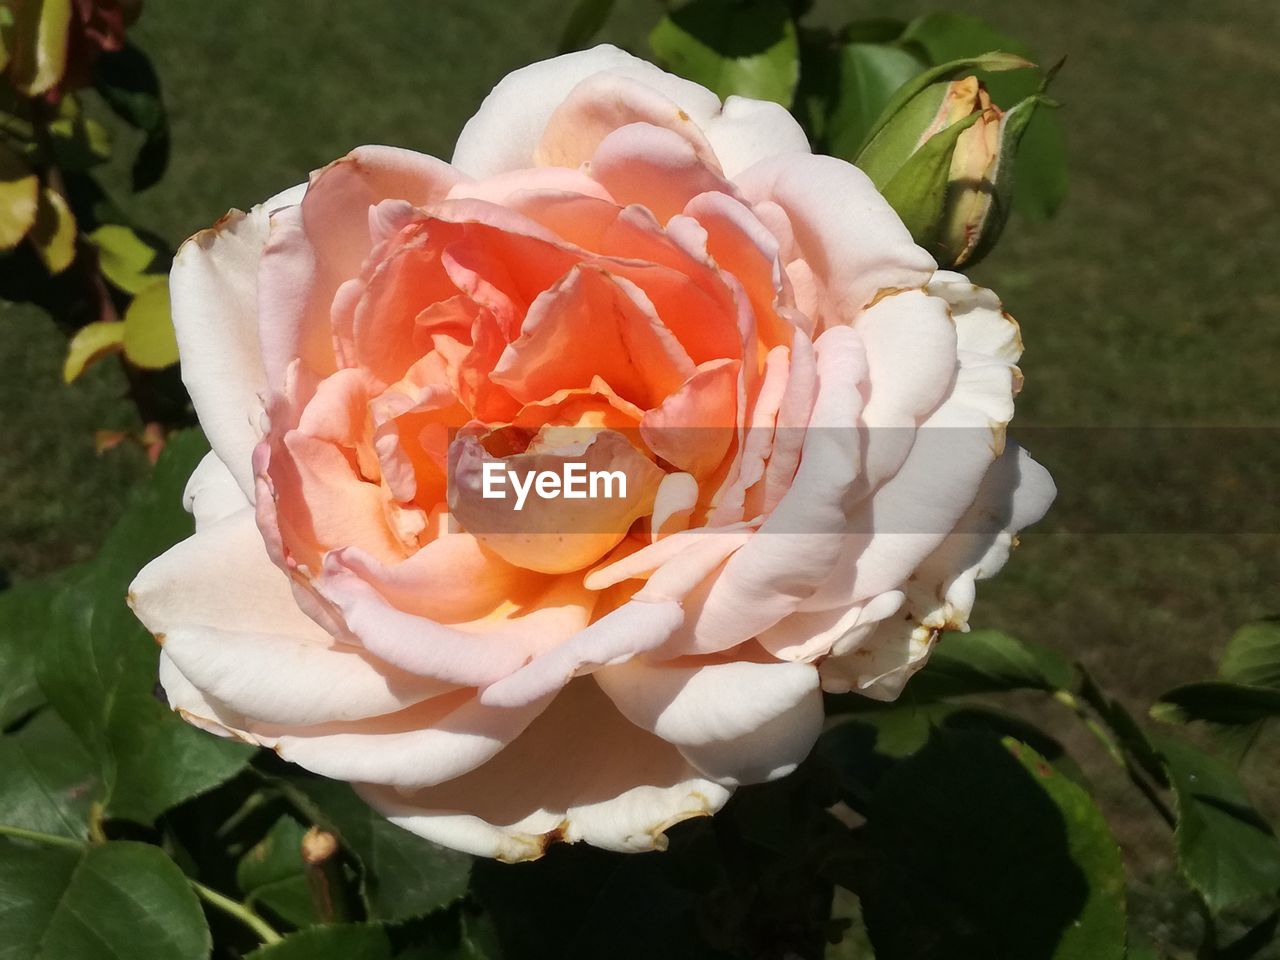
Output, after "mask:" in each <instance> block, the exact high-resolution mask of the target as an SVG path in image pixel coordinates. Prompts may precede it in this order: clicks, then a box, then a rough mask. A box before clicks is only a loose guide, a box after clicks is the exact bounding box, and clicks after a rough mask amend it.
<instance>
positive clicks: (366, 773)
mask: <svg viewBox="0 0 1280 960" xmlns="http://www.w3.org/2000/svg"><path fill="white" fill-rule="evenodd" d="M548 699H549V698H544V699H542V700H539V701H536V702H533V703H529V704H525V705H523V706H521V707H518V708H516V709H496V708H492V707H489V706H486V705H484V704H482V703H480V702H479V701H478V700H477V699H476V698H475V696H474V691H471V690H459V691H457V692H455V693H452V694H445V695H443V696H440V697H436V698H434V699H432V700H426V701H423V702H422V703H419V704H416V705H415V706H411V707H408V708H407V709H405V710H402V711H400V712H399V713H394V714H389V715H387V716H383V717H378V718H376V719H370V720H359V721H354V722H350V723H329V724H324V725H321V726H317V727H310V728H307V727H304V728H301V729H299V728H296V727H292V726H290V727H285V728H283V729H280V730H273V729H272V728H270V727H251V728H250V731H251V732H252V733H253V734H254V736H255V737H256V738H257V739H258V740H259V741H260V742H262V743H263V744H264V745H267V746H270V747H271V748H272V749H274V750H275V751H276V752H277V753H278V754H279V755H280V756H281V757H283V758H284V759H285V760H288V761H290V762H291V763H297V764H299V765H300V766H303V767H306V768H307V769H308V770H311V771H312V772H314V773H319V774H321V775H323V776H326V777H333V778H334V779H337V780H353V781H372V782H375V783H382V784H387V785H389V786H394V787H399V788H402V789H415V788H418V787H424V786H434V785H435V784H437V783H442V782H444V781H446V780H451V779H453V778H454V777H458V776H461V775H462V774H465V773H466V772H467V771H469V770H473V769H475V768H476V767H477V766H479V765H480V764H482V763H484V762H485V761H487V760H489V759H490V758H491V757H493V756H494V754H496V753H498V751H500V750H502V749H503V748H504V747H506V746H507V745H508V744H509V743H510V742H511V741H512V740H514V739H515V738H516V737H517V736H519V735H520V734H521V733H522V732H523V731H524V729H525V728H526V727H527V726H528V725H529V723H530V722H531V721H532V720H533V719H534V718H535V717H536V716H537V715H538V714H539V713H541V712H542V710H543V709H544V708H545V707H546V705H547V702H548Z"/></svg>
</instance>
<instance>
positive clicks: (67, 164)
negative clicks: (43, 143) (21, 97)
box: [49, 95, 111, 171]
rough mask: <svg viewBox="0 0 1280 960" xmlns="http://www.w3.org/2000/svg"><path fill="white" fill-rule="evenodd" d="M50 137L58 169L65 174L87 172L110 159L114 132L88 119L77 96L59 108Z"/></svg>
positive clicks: (50, 127)
mask: <svg viewBox="0 0 1280 960" xmlns="http://www.w3.org/2000/svg"><path fill="white" fill-rule="evenodd" d="M49 135H50V137H51V138H52V143H53V151H54V156H55V157H56V158H57V163H58V166H60V167H62V169H64V170H75V171H82V170H88V169H90V168H91V167H94V166H96V165H98V164H100V163H103V162H105V161H107V160H109V159H111V132H110V131H109V130H107V128H106V127H104V126H103V125H102V124H100V123H98V121H96V120H93V119H91V118H90V117H87V116H85V113H84V110H83V109H82V108H81V106H80V103H79V101H78V100H77V99H76V98H75V97H74V96H70V95H68V96H65V97H63V98H62V102H61V103H60V104H58V116H57V118H56V119H54V120H53V121H51V122H50V124H49Z"/></svg>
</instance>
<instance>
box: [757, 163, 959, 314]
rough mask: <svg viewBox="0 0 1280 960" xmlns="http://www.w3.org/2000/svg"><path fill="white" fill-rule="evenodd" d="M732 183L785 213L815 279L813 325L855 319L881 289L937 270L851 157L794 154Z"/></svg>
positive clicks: (922, 279) (918, 280)
mask: <svg viewBox="0 0 1280 960" xmlns="http://www.w3.org/2000/svg"><path fill="white" fill-rule="evenodd" d="M735 183H736V184H737V185H738V187H739V188H740V189H741V190H742V192H743V193H744V194H746V196H747V198H748V199H749V200H750V201H751V202H752V203H756V204H760V203H766V202H769V201H772V202H773V203H775V204H777V205H778V206H779V207H780V208H781V209H782V210H783V211H784V212H785V213H786V215H787V217H788V218H789V219H790V222H791V228H792V230H793V231H794V234H795V241H796V244H797V246H798V248H799V255H800V256H801V257H802V258H803V259H804V261H805V262H806V263H807V265H808V269H809V270H810V271H812V273H813V276H814V280H815V281H816V284H817V290H816V295H817V304H816V310H817V314H818V315H817V316H816V317H815V318H814V319H815V320H817V321H818V323H819V328H818V329H821V328H822V327H823V326H827V327H830V326H838V325H842V324H848V323H852V322H853V320H854V319H855V318H856V317H857V315H858V313H859V312H860V311H861V310H862V309H863V308H864V307H865V306H866V305H867V304H869V303H870V302H871V301H872V300H874V299H875V297H876V295H877V294H878V293H879V292H880V291H881V290H886V289H899V288H903V287H919V286H923V285H924V284H925V283H927V282H928V281H929V278H930V277H931V276H932V275H933V273H934V269H935V264H934V262H933V259H932V258H931V257H930V256H929V255H928V254H927V253H925V251H924V250H922V249H921V248H920V247H917V246H916V245H915V243H914V242H913V241H912V239H911V234H910V233H909V232H908V230H907V228H906V227H905V226H903V224H902V221H901V220H900V219H898V215H897V214H896V213H894V211H893V208H892V207H890V206H889V204H888V202H887V201H886V200H885V199H884V197H882V196H881V195H880V194H879V193H878V192H877V191H876V189H875V187H874V186H872V184H871V181H870V180H869V179H867V175H866V174H865V173H863V172H862V171H861V170H859V169H858V168H857V167H855V166H854V165H853V164H851V163H845V162H844V161H843V160H837V159H836V158H834V157H823V156H812V155H809V156H805V155H800V154H795V153H791V154H786V155H784V156H779V157H773V158H771V159H768V160H765V161H762V162H761V163H758V164H756V165H755V166H753V167H751V168H750V169H749V170H747V171H745V172H743V173H741V174H739V175H738V176H737V177H736V178H735Z"/></svg>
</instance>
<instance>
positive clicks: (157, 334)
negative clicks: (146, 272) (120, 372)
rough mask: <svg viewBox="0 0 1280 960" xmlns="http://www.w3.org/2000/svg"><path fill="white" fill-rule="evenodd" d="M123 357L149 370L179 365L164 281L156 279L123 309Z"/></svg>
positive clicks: (167, 293)
mask: <svg viewBox="0 0 1280 960" xmlns="http://www.w3.org/2000/svg"><path fill="white" fill-rule="evenodd" d="M124 355H125V358H126V359H127V360H128V361H129V362H130V363H132V364H134V365H135V366H139V367H146V368H148V369H150V370H159V369H160V368H161V367H167V366H169V365H170V364H174V363H177V362H178V339H177V337H176V336H174V333H173V319H172V317H170V315H169V282H168V281H167V280H164V279H161V280H157V281H156V282H154V283H152V284H151V285H150V286H148V287H145V288H143V289H142V290H141V291H139V293H138V295H137V296H136V297H134V298H133V302H132V303H130V304H129V307H128V309H127V310H125V312H124Z"/></svg>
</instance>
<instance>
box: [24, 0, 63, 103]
mask: <svg viewBox="0 0 1280 960" xmlns="http://www.w3.org/2000/svg"><path fill="white" fill-rule="evenodd" d="M70 26H71V0H23V2H22V3H19V4H17V5H16V6H15V8H14V10H13V29H12V32H11V33H10V43H11V48H10V60H9V78H10V80H11V81H12V82H13V85H14V86H15V87H17V88H18V90H20V91H21V92H22V93H24V94H26V95H27V96H29V97H35V96H39V95H40V94H42V93H45V92H47V91H48V90H50V89H51V88H53V87H54V86H55V85H56V84H57V83H58V81H60V80H61V79H62V75H63V74H64V73H65V72H66V69H67V31H68V29H69V28H70Z"/></svg>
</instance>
